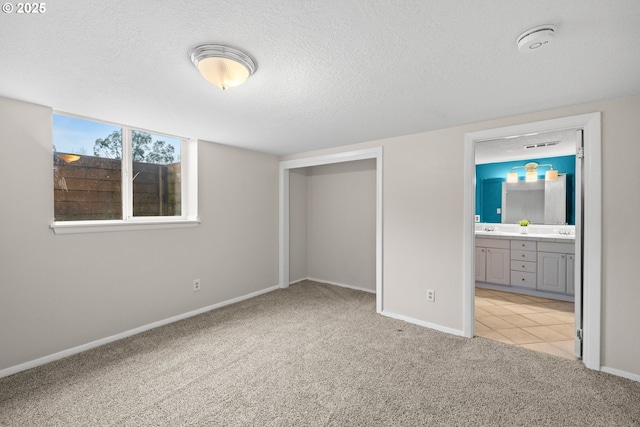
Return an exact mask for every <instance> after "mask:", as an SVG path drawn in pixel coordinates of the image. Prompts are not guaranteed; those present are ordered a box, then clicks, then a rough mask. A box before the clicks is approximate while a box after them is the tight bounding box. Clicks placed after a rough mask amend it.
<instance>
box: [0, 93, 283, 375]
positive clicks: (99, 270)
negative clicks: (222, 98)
mask: <svg viewBox="0 0 640 427" xmlns="http://www.w3.org/2000/svg"><path fill="white" fill-rule="evenodd" d="M0 119H1V120H2V123H1V125H0V145H1V147H2V153H4V161H3V162H2V167H0V194H2V208H1V209H0V343H1V344H0V349H1V350H0V369H4V368H8V367H12V366H15V365H18V364H21V363H25V362H28V361H31V360H34V359H37V358H39V357H43V356H47V355H50V354H53V353H56V352H59V351H62V350H67V349H70V348H73V347H76V346H79V345H82V344H86V343H89V342H91V341H94V340H98V339H102V338H106V337H109V336H112V335H115V334H118V333H122V332H125V331H128V330H131V329H134V328H137V327H140V326H144V325H147V324H150V323H153V322H156V321H160V320H163V319H166V318H169V317H172V316H176V315H179V314H183V313H186V312H189V311H192V310H196V309H198V308H202V307H206V306H209V305H212V304H216V303H219V302H223V301H227V300H229V299H232V298H235V297H240V296H244V295H247V294H250V293H252V292H256V291H260V290H263V289H266V288H269V287H272V286H275V285H277V284H278V158H276V157H274V156H270V155H265V154H260V153H255V152H251V151H246V150H240V149H235V148H230V147H226V146H222V145H218V144H213V143H208V142H199V143H198V150H199V193H200V194H199V207H200V219H201V220H202V224H201V225H199V226H198V227H195V228H187V229H167V230H149V231H123V232H111V233H94V234H74V235H54V234H53V231H52V230H51V229H49V225H50V223H51V221H52V219H53V170H52V155H53V153H52V142H51V141H52V139H51V127H52V118H51V109H50V108H46V107H42V106H37V105H32V104H27V103H23V102H18V101H14V100H9V99H6V98H0ZM158 130H159V131H161V130H162V129H158ZM195 278H200V279H201V280H202V290H200V291H199V292H193V291H192V280H193V279H195Z"/></svg>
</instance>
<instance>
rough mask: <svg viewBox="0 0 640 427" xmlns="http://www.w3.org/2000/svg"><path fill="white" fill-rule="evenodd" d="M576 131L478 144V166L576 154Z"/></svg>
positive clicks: (525, 136) (493, 140)
mask: <svg viewBox="0 0 640 427" xmlns="http://www.w3.org/2000/svg"><path fill="white" fill-rule="evenodd" d="M576 144H577V136H576V131H575V129H569V130H563V131H556V132H546V133H540V134H536V135H524V136H515V137H509V138H502V139H492V140H489V141H482V142H479V143H477V144H476V146H475V152H476V164H483V163H493V162H507V161H511V160H525V159H533V158H545V157H557V156H569V155H572V154H576Z"/></svg>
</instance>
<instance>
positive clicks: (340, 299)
mask: <svg viewBox="0 0 640 427" xmlns="http://www.w3.org/2000/svg"><path fill="white" fill-rule="evenodd" d="M0 425H2V426H77V425H79V426H100V425H104V426H116V425H117V426H182V425H201V426H346V425H348V426H420V425H452V426H453V425H475V426H477V425H504V426H545V425H549V426H586V425H589V426H596V425H597V426H610V425H611V426H614V425H619V426H629V425H640V383H637V382H634V381H631V380H627V379H624V378H619V377H616V376H612V375H609V374H605V373H602V372H595V371H591V370H588V369H586V368H585V367H584V366H583V364H582V363H581V362H578V361H571V360H567V359H563V358H559V357H555V356H551V355H547V354H542V353H536V352H533V351H530V350H526V349H523V348H519V347H516V346H512V345H506V344H502V343H498V342H494V341H490V340H487V339H484V338H474V339H467V338H461V337H456V336H452V335H448V334H444V333H441V332H437V331H434V330H430V329H427V328H423V327H419V326H416V325H412V324H408V323H405V322H402V321H399V320H394V319H390V318H387V317H384V316H381V315H378V314H376V313H375V295H372V294H369V293H365V292H359V291H354V290H351V289H345V288H339V287H335V286H331V285H325V284H319V283H315V282H308V281H307V282H301V283H299V284H296V285H292V286H290V287H289V288H288V289H283V290H278V291H274V292H271V293H268V294H265V295H261V296H259V297H256V298H253V299H250V300H247V301H243V302H241V303H238V304H234V305H231V306H227V307H224V308H221V309H218V310H214V311H211V312H208V313H205V314H202V315H199V316H196V317H192V318H190V319H186V320H183V321H180V322H176V323H173V324H170V325H167V326H163V327H160V328H157V329H153V330H150V331H147V332H145V333H142V334H139V335H136V336H133V337H129V338H127V339H124V340H121V341H118V342H115V343H111V344H108V345H105V346H102V347H99V348H96V349H93V350H90V351H87V352H84V353H82V354H78V355H75V356H71V357H68V358H66V359H63V360H59V361H56V362H52V363H50V364H47V365H45V366H41V367H38V368H35V369H31V370H29V371H25V372H21V373H18V374H15V375H12V376H9V377H6V378H3V379H0Z"/></svg>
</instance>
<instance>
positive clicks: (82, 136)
mask: <svg viewBox="0 0 640 427" xmlns="http://www.w3.org/2000/svg"><path fill="white" fill-rule="evenodd" d="M114 131H119V132H122V128H121V127H120V126H115V125H110V124H106V123H100V122H94V121H91V120H84V119H79V118H76V117H69V116H63V115H59V114H54V115H53V146H54V147H55V149H56V151H57V152H59V153H70V154H80V155H85V156H93V155H94V153H93V147H94V145H95V142H96V139H104V138H106V137H107V136H109V135H111V134H112V133H113V132H114ZM151 137H152V140H153V141H154V142H155V141H156V140H162V141H165V142H166V143H167V144H169V145H172V146H173V147H174V150H175V151H174V153H175V161H180V142H181V141H180V139H178V138H171V137H168V136H163V135H155V134H151Z"/></svg>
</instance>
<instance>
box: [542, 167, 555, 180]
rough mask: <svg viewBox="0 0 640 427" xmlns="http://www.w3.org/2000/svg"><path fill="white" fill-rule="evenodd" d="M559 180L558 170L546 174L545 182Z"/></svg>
mask: <svg viewBox="0 0 640 427" xmlns="http://www.w3.org/2000/svg"><path fill="white" fill-rule="evenodd" d="M557 179H558V171H557V170H553V169H551V170H548V171H547V172H545V174H544V180H545V181H556V180H557Z"/></svg>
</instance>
